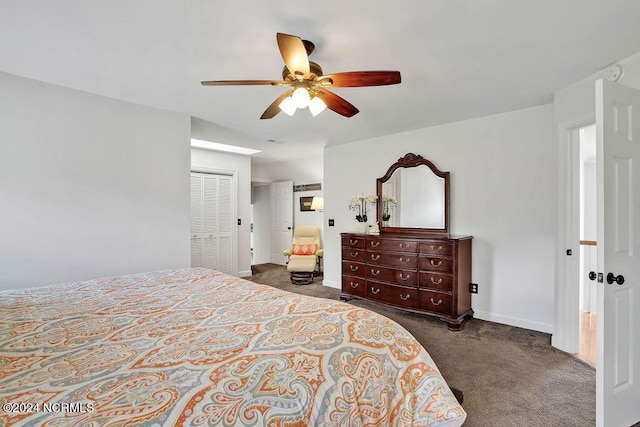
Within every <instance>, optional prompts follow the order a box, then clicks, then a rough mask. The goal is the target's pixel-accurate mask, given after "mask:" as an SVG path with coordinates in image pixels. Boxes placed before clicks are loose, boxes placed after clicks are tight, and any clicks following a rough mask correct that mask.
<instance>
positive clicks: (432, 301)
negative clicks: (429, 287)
mask: <svg viewBox="0 0 640 427" xmlns="http://www.w3.org/2000/svg"><path fill="white" fill-rule="evenodd" d="M431 304H433V305H440V304H442V300H441V299H439V300H438V302H435V301H434V300H433V298H431Z"/></svg>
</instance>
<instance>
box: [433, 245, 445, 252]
mask: <svg viewBox="0 0 640 427" xmlns="http://www.w3.org/2000/svg"><path fill="white" fill-rule="evenodd" d="M431 250H433V251H436V252H440V251H441V250H442V246H438V247H437V248H436V247H435V246H433V245H432V246H431Z"/></svg>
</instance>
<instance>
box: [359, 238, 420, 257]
mask: <svg viewBox="0 0 640 427" xmlns="http://www.w3.org/2000/svg"><path fill="white" fill-rule="evenodd" d="M366 249H367V250H368V251H394V252H414V253H415V252H418V242H417V241H414V240H401V239H384V238H381V237H376V236H367V244H366Z"/></svg>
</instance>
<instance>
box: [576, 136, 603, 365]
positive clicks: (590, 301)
mask: <svg viewBox="0 0 640 427" xmlns="http://www.w3.org/2000/svg"><path fill="white" fill-rule="evenodd" d="M575 132H577V142H578V144H577V145H578V147H577V148H578V151H579V163H580V167H579V168H577V169H578V170H577V171H576V172H577V173H579V178H578V179H576V180H575V182H577V183H578V185H579V188H578V189H577V190H578V192H579V200H580V201H579V215H580V221H579V224H580V246H579V247H580V254H579V255H580V261H579V272H578V274H577V277H578V282H579V298H580V300H579V328H578V330H579V337H578V353H577V354H576V356H577V357H578V358H580V359H581V360H583V361H585V362H587V363H588V364H590V365H591V366H594V367H595V366H596V354H597V313H596V301H597V288H596V280H595V279H596V263H597V251H598V246H597V241H596V239H597V222H596V212H597V209H596V208H597V200H596V196H597V194H596V126H595V124H591V125H588V126H584V127H580V128H578V129H576V130H575ZM574 277H576V276H574Z"/></svg>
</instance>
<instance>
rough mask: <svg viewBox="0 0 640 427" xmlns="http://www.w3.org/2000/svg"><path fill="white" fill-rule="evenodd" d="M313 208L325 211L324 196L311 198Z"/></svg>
mask: <svg viewBox="0 0 640 427" xmlns="http://www.w3.org/2000/svg"><path fill="white" fill-rule="evenodd" d="M311 209H312V210H314V211H323V210H324V199H323V198H322V197H314V198H313V200H311Z"/></svg>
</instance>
